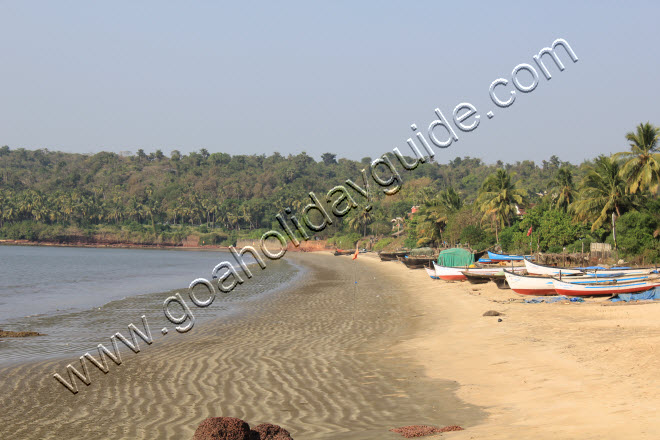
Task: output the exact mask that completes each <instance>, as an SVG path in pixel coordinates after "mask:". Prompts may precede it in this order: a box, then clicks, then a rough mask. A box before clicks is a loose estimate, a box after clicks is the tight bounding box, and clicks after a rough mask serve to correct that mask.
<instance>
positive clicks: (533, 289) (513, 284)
mask: <svg viewBox="0 0 660 440" xmlns="http://www.w3.org/2000/svg"><path fill="white" fill-rule="evenodd" d="M504 276H505V277H506V281H507V283H509V287H510V288H511V290H513V291H514V292H516V293H520V294H522V295H555V294H556V292H555V286H554V284H553V283H552V281H553V279H552V278H550V277H547V276H545V277H543V276H532V275H520V274H515V273H513V272H511V271H509V270H505V271H504Z"/></svg>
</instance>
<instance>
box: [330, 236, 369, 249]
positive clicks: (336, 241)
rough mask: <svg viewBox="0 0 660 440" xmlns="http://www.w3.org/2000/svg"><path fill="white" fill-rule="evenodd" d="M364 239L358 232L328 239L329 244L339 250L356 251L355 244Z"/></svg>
mask: <svg viewBox="0 0 660 440" xmlns="http://www.w3.org/2000/svg"><path fill="white" fill-rule="evenodd" d="M360 238H362V236H361V235H360V234H358V233H357V232H351V233H348V234H345V235H335V236H334V237H332V238H330V239H328V244H330V245H334V246H335V247H337V248H339V249H355V244H356V243H357V242H358V240H359V239H360Z"/></svg>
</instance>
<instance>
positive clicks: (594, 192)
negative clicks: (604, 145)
mask: <svg viewBox="0 0 660 440" xmlns="http://www.w3.org/2000/svg"><path fill="white" fill-rule="evenodd" d="M632 203H633V199H632V197H631V196H630V194H629V193H628V192H627V190H626V182H625V181H624V180H623V178H622V177H621V167H620V166H619V163H618V162H617V161H616V160H614V159H613V158H611V157H607V156H602V155H601V156H598V158H596V160H595V164H594V166H593V167H591V169H590V170H589V171H588V173H587V175H586V176H585V177H584V179H582V182H581V185H580V198H579V199H578V200H577V201H575V202H574V203H573V205H572V206H571V209H572V210H573V212H575V214H576V216H577V218H578V219H579V220H582V221H591V222H593V224H592V225H591V230H592V231H595V230H596V229H598V228H599V227H600V226H602V225H603V224H605V223H607V221H608V219H609V218H610V216H611V215H612V213H616V215H617V216H620V215H621V213H622V212H623V211H624V210H625V209H626V208H627V207H629V206H630V205H631V204H632Z"/></svg>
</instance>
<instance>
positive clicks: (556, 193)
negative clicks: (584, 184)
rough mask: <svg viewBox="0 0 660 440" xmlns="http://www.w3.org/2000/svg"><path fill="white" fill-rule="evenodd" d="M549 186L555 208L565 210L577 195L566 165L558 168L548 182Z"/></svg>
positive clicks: (571, 175)
mask: <svg viewBox="0 0 660 440" xmlns="http://www.w3.org/2000/svg"><path fill="white" fill-rule="evenodd" d="M550 188H551V190H552V192H553V199H554V202H555V206H556V207H557V209H560V210H562V211H564V212H566V211H567V210H568V207H569V206H570V204H571V203H573V202H574V201H575V198H576V196H577V193H576V191H575V184H574V183H573V173H571V170H569V169H568V168H566V167H562V168H559V170H557V174H556V175H555V177H554V179H552V181H551V182H550Z"/></svg>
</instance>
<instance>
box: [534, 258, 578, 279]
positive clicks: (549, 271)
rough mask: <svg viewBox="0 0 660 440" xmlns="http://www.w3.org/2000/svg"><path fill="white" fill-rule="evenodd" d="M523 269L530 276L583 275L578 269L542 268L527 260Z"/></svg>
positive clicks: (542, 266)
mask: <svg viewBox="0 0 660 440" xmlns="http://www.w3.org/2000/svg"><path fill="white" fill-rule="evenodd" d="M525 268H526V269H527V273H528V274H530V275H549V276H555V275H559V274H560V273H561V275H575V274H580V273H584V272H583V271H581V270H580V269H569V268H566V267H552V266H544V265H542V264H536V263H532V262H531V261H529V260H525Z"/></svg>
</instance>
